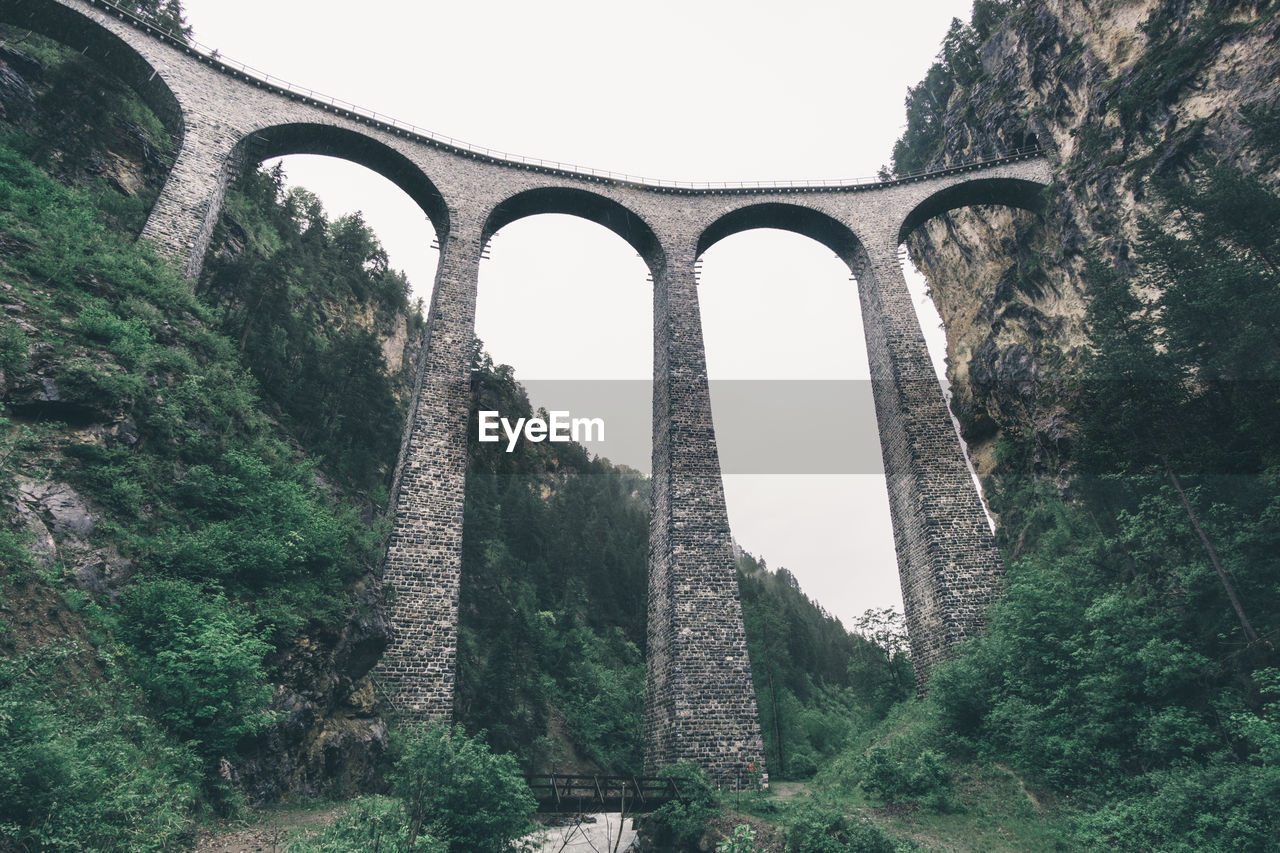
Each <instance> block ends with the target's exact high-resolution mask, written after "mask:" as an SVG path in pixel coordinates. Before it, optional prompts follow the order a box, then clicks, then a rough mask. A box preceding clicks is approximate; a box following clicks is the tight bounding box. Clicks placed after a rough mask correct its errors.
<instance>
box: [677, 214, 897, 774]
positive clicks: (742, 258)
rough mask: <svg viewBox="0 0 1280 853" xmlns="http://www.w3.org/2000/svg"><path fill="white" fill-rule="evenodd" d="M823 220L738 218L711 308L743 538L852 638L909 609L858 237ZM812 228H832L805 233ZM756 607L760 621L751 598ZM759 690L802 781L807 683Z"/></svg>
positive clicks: (718, 421) (784, 753)
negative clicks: (875, 614)
mask: <svg viewBox="0 0 1280 853" xmlns="http://www.w3.org/2000/svg"><path fill="white" fill-rule="evenodd" d="M762 207H763V206H762ZM814 214H816V212H808V213H804V214H801V215H800V217H799V218H798V219H797V218H791V216H790V210H786V209H784V206H782V205H776V206H774V205H771V206H769V208H767V209H764V210H751V209H747V210H745V211H743V212H741V213H736V214H731V215H732V216H734V219H733V220H730V223H731V224H734V225H739V226H742V227H735V228H734V229H732V232H731V233H730V229H729V228H727V227H725V228H723V231H724V232H725V233H724V234H723V235H722V236H719V237H718V238H717V239H715V240H706V243H707V244H708V245H709V248H707V249H706V252H705V254H703V255H702V266H701V272H700V277H699V278H700V280H699V287H698V300H699V306H700V310H701V315H702V323H703V335H704V340H705V345H706V354H707V370H708V376H709V379H710V389H711V406H712V412H713V417H714V422H715V431H716V441H717V445H718V448H719V452H720V461H721V466H722V472H723V476H724V483H725V500H726V505H727V509H728V513H729V521H730V529H731V530H732V532H733V535H734V537H735V540H736V541H737V543H738V544H739V545H740V546H741V547H742V548H743V549H744V550H745V551H747V552H750V553H751V554H752V555H753V556H754V557H756V558H757V559H763V560H765V561H766V562H767V567H768V568H769V569H771V570H778V569H782V568H785V569H786V570H787V571H788V572H789V573H790V574H791V575H792V576H793V577H794V578H795V579H796V581H797V582H798V583H799V585H800V588H801V590H802V591H803V592H804V593H805V594H806V595H808V596H809V597H810V598H812V599H814V600H815V601H817V602H819V603H820V604H821V606H823V607H824V608H825V609H827V610H828V611H829V612H830V613H831V614H832V615H833V616H835V617H836V618H838V619H840V620H841V621H842V622H843V624H844V626H845V627H846V628H847V629H852V628H853V627H854V625H855V620H856V619H857V618H858V617H859V616H860V615H861V614H862V613H863V612H864V611H866V610H869V609H872V608H884V607H893V608H896V609H898V610H901V609H902V594H901V588H900V583H899V575H898V564H897V558H896V554H895V549H894V539H893V526H892V521H891V518H890V511H889V500H888V492H887V488H886V482H885V477H884V471H883V464H882V462H881V457H880V443H879V435H878V430H877V422H876V413H875V406H874V402H873V400H872V396H871V384H870V381H869V379H870V368H869V366H868V362H867V351H866V345H865V342H864V335H863V331H862V319H861V308H860V305H859V299H858V291H857V288H856V286H855V283H854V281H852V280H851V279H852V273H851V270H850V265H849V261H848V260H847V258H848V257H849V256H850V255H852V254H854V252H855V250H856V249H857V243H856V238H855V237H854V235H853V234H851V233H849V232H848V230H847V229H844V228H843V226H839V223H835V222H834V221H833V220H828V219H826V218H825V217H822V215H821V214H816V215H814ZM725 219H728V217H726V218H725ZM721 222H724V220H721ZM806 222H810V223H811V222H821V223H822V227H823V230H822V231H819V232H817V235H815V234H813V233H812V232H811V233H809V234H805V233H804V232H803V231H802V229H806V230H807V228H806ZM777 226H785V228H779V227H777ZM836 226H839V227H836ZM712 233H713V236H714V235H715V232H712ZM820 238H821V239H820ZM837 249H838V250H839V251H840V253H841V255H842V257H833V254H834V253H835V251H836V250H837ZM744 568H745V569H748V570H749V569H750V568H751V566H750V564H749V563H747V564H745V565H744ZM743 595H744V598H745V596H747V595H748V591H747V587H746V586H744V592H743ZM744 611H745V613H746V616H747V618H748V619H750V618H751V608H750V607H749V606H748V604H747V602H746V601H745V600H744ZM752 651H753V654H755V653H756V650H754V649H753V650H752ZM763 651H764V652H765V656H766V657H768V655H769V653H770V650H763ZM752 664H753V668H755V669H757V670H760V669H762V668H764V667H768V666H770V663H769V661H768V660H763V661H761V660H756V659H755V658H754V657H753V659H752ZM757 687H758V689H760V690H762V691H763V693H762V699H761V701H760V703H759V712H760V723H761V729H762V734H763V735H764V738H765V758H766V760H767V761H768V762H769V769H770V772H771V773H774V774H777V775H779V776H780V777H781V778H787V774H788V773H791V772H794V770H793V759H794V760H796V761H803V760H804V759H803V758H801V757H800V756H802V755H806V754H809V753H808V752H807V750H809V749H812V748H813V745H812V744H809V743H808V742H807V741H806V738H807V734H806V733H805V732H804V731H803V730H802V727H801V726H800V725H799V722H798V720H796V719H794V718H789V717H794V715H792V714H789V710H788V709H789V708H790V707H791V706H790V704H789V703H788V702H787V701H786V700H785V698H784V696H783V695H781V694H782V691H783V690H795V689H796V686H794V685H786V684H778V683H773V684H769V683H766V685H757ZM771 690H773V691H777V692H778V694H779V695H776V696H771V695H770V693H769V691H771ZM794 766H799V765H794Z"/></svg>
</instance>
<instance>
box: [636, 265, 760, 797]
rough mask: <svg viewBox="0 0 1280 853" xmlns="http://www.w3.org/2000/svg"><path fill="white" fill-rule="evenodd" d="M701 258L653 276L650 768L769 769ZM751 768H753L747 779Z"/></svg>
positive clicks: (729, 772) (716, 773)
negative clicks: (720, 438)
mask: <svg viewBox="0 0 1280 853" xmlns="http://www.w3.org/2000/svg"><path fill="white" fill-rule="evenodd" d="M693 262H694V258H693V256H692V252H686V253H684V254H680V253H678V252H673V251H668V252H667V254H666V264H665V265H664V266H663V267H662V268H659V269H656V270H654V296H653V298H654V322H653V336H654V389H653V492H652V494H653V514H652V517H651V520H650V527H649V617H648V633H647V636H648V659H647V661H646V665H647V669H648V672H647V682H646V691H645V692H646V697H645V699H646V704H645V767H646V772H653V771H654V770H656V769H657V768H658V767H660V766H662V765H664V764H670V763H674V762H677V761H693V762H695V763H697V764H698V765H699V766H701V767H702V768H703V769H705V770H707V771H708V772H709V773H710V774H711V775H712V777H714V778H718V779H732V778H734V777H735V776H741V777H743V778H744V779H745V778H746V777H747V776H748V775H749V774H750V773H752V772H754V773H757V774H758V773H761V772H763V771H764V766H763V758H764V745H763V742H762V741H761V738H760V721H759V716H758V714H757V710H756V699H755V691H754V688H753V687H752V682H751V665H750V663H749V661H748V659H747V640H746V634H745V632H744V630H743V626H742V606H741V601H740V599H739V597H738V580H737V574H736V570H735V566H734V558H733V549H732V545H731V540H730V537H729V517H728V513H727V512H726V510H725V502H724V483H723V481H722V480H721V477H720V460H719V457H718V455H717V451H716V438H715V429H714V428H713V426H712V422H711V395H710V390H709V388H708V385H707V364H706V356H705V352H704V349H703V344H702V320H701V318H700V316H699V312H698V294H697V282H696V280H695V277H694V266H693ZM749 767H753V768H754V770H751V769H749Z"/></svg>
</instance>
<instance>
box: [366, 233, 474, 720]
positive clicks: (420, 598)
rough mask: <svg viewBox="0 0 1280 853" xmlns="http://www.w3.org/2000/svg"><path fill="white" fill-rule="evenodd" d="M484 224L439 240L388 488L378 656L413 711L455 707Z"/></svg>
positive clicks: (443, 713) (428, 715)
mask: <svg viewBox="0 0 1280 853" xmlns="http://www.w3.org/2000/svg"><path fill="white" fill-rule="evenodd" d="M479 264H480V240H479V237H478V234H476V233H472V232H467V233H466V234H465V235H458V234H457V233H456V231H455V232H454V233H451V234H450V235H449V236H448V237H447V238H445V239H442V240H441V249H440V264H439V267H438V269H437V272H436V285H435V290H434V291H433V292H432V296H431V308H430V311H429V313H428V315H427V331H426V342H425V344H426V345H425V347H424V349H423V353H422V356H421V359H422V360H421V362H420V364H419V367H418V379H417V385H416V387H415V389H414V393H413V400H412V402H411V404H410V408H409V419H408V424H407V425H406V427H405V435H404V440H403V443H402V445H401V448H400V461H399V463H398V465H397V467H396V475H395V480H394V482H393V485H392V490H391V504H390V505H391V506H392V507H393V508H394V513H395V515H394V517H393V524H392V529H391V535H390V537H389V539H388V542H387V552H386V558H385V560H384V563H383V573H382V583H383V593H384V600H385V601H386V602H387V615H388V616H389V617H390V619H391V641H390V643H389V644H388V646H387V650H386V652H385V653H384V654H383V656H382V660H381V661H380V662H379V664H378V671H377V673H378V676H379V678H380V680H381V681H382V683H383V684H384V685H385V686H387V687H388V689H389V690H388V692H389V693H390V694H391V697H392V704H393V705H394V707H395V708H396V709H397V710H398V711H399V712H400V713H401V714H402V715H403V716H404V717H406V718H408V719H410V720H414V721H420V722H425V721H430V720H440V721H444V722H448V721H450V720H451V719H452V716H453V693H454V682H455V673H456V669H457V643H458V577H459V572H460V570H461V564H462V506H463V496H464V492H465V487H466V471H467V418H468V416H469V412H470V407H471V385H470V375H471V374H470V368H471V348H472V342H473V340H474V338H475V312H476V282H477V278H478V276H479Z"/></svg>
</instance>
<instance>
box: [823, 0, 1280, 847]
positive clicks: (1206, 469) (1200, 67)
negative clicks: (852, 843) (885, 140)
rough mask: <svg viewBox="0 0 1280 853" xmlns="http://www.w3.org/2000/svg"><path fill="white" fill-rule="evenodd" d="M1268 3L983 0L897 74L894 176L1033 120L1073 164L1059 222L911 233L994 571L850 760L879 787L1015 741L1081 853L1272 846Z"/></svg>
mask: <svg viewBox="0 0 1280 853" xmlns="http://www.w3.org/2000/svg"><path fill="white" fill-rule="evenodd" d="M1275 12H1276V10H1275V4H1274V3H1269V2H1248V3H1231V2H1221V3H1200V2H1163V3H1154V2H1129V3H1122V2H1105V3H1101V4H1097V3H1088V4H1085V3H1076V2H1071V0H1064V2H1055V3H1047V4H1033V3H1019V2H1013V3H1003V2H980V3H978V4H976V5H975V10H974V20H973V22H972V23H971V24H968V25H962V24H960V23H958V22H957V23H956V25H955V26H953V28H952V31H951V34H950V36H949V37H948V39H947V42H946V43H945V44H944V46H943V51H942V54H941V56H940V58H939V62H938V64H937V65H935V66H934V68H933V69H932V70H931V72H930V74H929V76H928V78H927V79H926V80H925V81H923V82H922V83H921V84H920V86H919V87H916V88H914V89H912V91H911V93H910V94H909V97H908V102H907V107H908V131H907V134H906V135H905V136H904V137H903V139H902V140H901V141H900V142H899V144H898V146H897V148H896V149H895V152H894V162H895V168H897V169H899V170H906V169H910V168H914V167H917V166H920V165H942V164H945V163H946V162H948V161H949V160H950V159H951V158H954V157H956V156H958V155H960V154H962V153H965V154H973V153H984V154H991V153H995V152H996V151H997V150H999V149H1001V148H1006V147H1010V146H1012V145H1018V144H1021V143H1023V142H1025V141H1026V140H1028V139H1029V138H1031V137H1035V138H1036V139H1038V141H1039V142H1040V144H1041V145H1043V146H1044V147H1045V149H1046V151H1047V153H1048V156H1049V157H1050V159H1051V161H1052V163H1053V166H1054V170H1055V174H1056V178H1057V180H1056V183H1055V185H1054V186H1053V187H1052V188H1050V190H1049V191H1048V192H1047V194H1046V200H1047V205H1046V213H1045V216H1044V217H1043V219H1038V218H1037V217H1035V216H1033V215H1031V214H1026V213H1020V212H1014V211H1009V210H1006V209H995V208H977V209H973V210H964V211H956V212H952V213H951V214H948V215H947V216H944V217H939V218H937V219H935V220H933V221H931V222H930V223H928V224H926V225H925V226H924V227H922V228H921V229H920V230H918V231H917V232H916V233H915V234H914V235H912V237H911V238H910V240H909V246H910V249H911V251H912V255H913V257H914V258H915V260H916V262H917V264H918V265H919V266H920V268H921V269H922V270H923V271H924V272H925V273H926V275H927V276H928V277H929V281H930V286H931V289H932V291H933V294H934V298H935V301H936V302H937V303H938V306H939V309H940V311H941V313H942V315H943V318H944V322H945V324H946V327H947V335H948V351H949V357H950V363H949V367H948V369H949V373H950V374H951V376H952V378H953V381H955V382H956V386H957V387H956V399H955V402H954V408H955V411H956V414H957V415H958V417H959V418H960V421H961V424H962V427H963V429H964V432H965V435H966V437H967V438H968V439H969V440H970V443H971V445H972V446H973V448H974V450H975V455H976V459H975V461H976V463H977V466H978V469H979V471H980V473H981V474H982V475H983V483H984V486H985V494H986V497H987V499H988V502H989V504H990V506H991V508H992V510H993V511H994V513H995V514H996V516H997V518H998V530H997V538H998V541H999V542H1000V544H1001V546H1002V548H1003V549H1004V553H1005V557H1006V561H1007V565H1008V575H1007V579H1006V583H1005V586H1004V589H1003V590H1002V594H1001V600H1000V601H999V602H998V603H997V604H996V605H995V606H994V607H993V608H992V612H991V614H990V618H989V622H988V625H989V631H988V635H987V636H986V637H984V638H981V639H979V640H977V641H975V642H973V643H971V644H970V645H969V646H968V647H967V648H966V649H964V650H963V651H962V653H961V654H960V655H959V656H958V659H957V660H955V661H953V662H951V663H948V664H945V665H943V666H941V667H939V668H938V670H937V671H936V672H935V676H934V679H933V682H932V692H931V695H930V697H929V701H928V702H927V703H926V717H925V718H922V719H920V720H918V721H917V722H916V723H914V724H912V725H910V726H907V727H906V728H905V729H904V730H903V731H901V732H897V733H894V732H886V733H885V734H884V735H883V737H882V742H881V743H879V744H875V745H873V746H872V747H870V748H869V750H868V751H867V752H866V754H865V755H864V756H863V757H861V758H857V759H856V760H855V759H853V758H851V759H850V760H849V761H850V763H849V764H848V765H847V766H849V767H854V768H858V769H860V770H861V771H862V772H866V773H879V772H881V771H885V772H887V773H888V776H887V777H886V778H887V779H888V784H881V791H880V796H882V797H883V798H884V799H885V800H888V801H890V802H892V801H894V800H911V801H915V802H921V799H920V798H921V797H922V796H924V795H923V794H922V793H921V791H920V790H919V789H918V788H917V789H916V790H915V791H914V792H913V791H912V790H911V786H910V785H908V784H906V782H907V781H909V780H910V778H911V773H913V772H916V771H917V770H921V769H922V768H925V767H926V765H927V764H928V761H927V760H926V759H927V756H928V753H929V751H931V750H933V751H939V750H941V751H945V753H946V754H947V755H948V756H949V759H950V760H951V761H952V762H953V763H952V765H951V771H952V772H951V774H949V775H947V774H944V775H943V776H940V777H937V778H936V779H935V782H934V783H931V786H928V787H931V789H932V790H933V791H934V793H935V794H936V793H937V792H939V791H943V790H945V789H946V787H947V779H948V778H954V777H955V776H957V775H962V774H964V773H968V772H971V771H972V769H973V762H974V761H975V759H976V760H977V761H979V762H983V761H992V762H999V764H998V765H996V766H1000V767H1011V768H1012V769H1013V770H1014V771H1016V772H1018V773H1021V774H1025V778H1027V779H1029V780H1030V781H1031V782H1032V784H1034V785H1037V786H1041V787H1042V789H1043V790H1044V791H1046V792H1047V793H1048V794H1050V795H1056V796H1060V797H1063V798H1064V801H1066V802H1069V803H1070V804H1071V805H1070V810H1071V813H1072V818H1073V820H1072V823H1073V826H1072V831H1071V843H1072V844H1073V845H1076V846H1079V847H1082V848H1084V849H1125V850H1177V851H1183V850H1185V851H1192V850H1259V851H1261V850H1273V849H1275V839H1276V837H1277V836H1276V822H1275V811H1274V803H1275V801H1276V799H1277V797H1278V796H1280V762H1278V758H1280V754H1278V753H1277V752H1276V744H1277V743H1280V740H1277V737H1278V736H1280V703H1277V698H1278V694H1277V690H1278V687H1280V682H1278V681H1277V679H1278V677H1280V659H1278V657H1277V652H1276V648H1275V643H1276V641H1277V639H1280V547H1278V546H1280V541H1277V538H1276V537H1277V533H1276V530H1277V528H1276V525H1275V519H1276V518H1277V517H1280V516H1277V512H1280V476H1278V474H1280V455H1278V454H1277V448H1276V446H1275V443H1274V434H1275V433H1274V424H1275V423H1276V422H1277V420H1278V419H1280V392H1278V391H1277V389H1280V345H1278V341H1280V338H1277V333H1276V330H1277V329H1278V328H1280V267H1278V266H1277V261H1276V259H1277V258H1280V237H1278V236H1277V233H1276V231H1275V228H1274V222H1275V218H1276V216H1277V215H1280V192H1277V186H1278V185H1280V180H1278V178H1280V175H1278V174H1277V170H1276V167H1277V153H1278V151H1277V146H1276V138H1277V137H1276V117H1277V115H1280V93H1277V90H1276V89H1275V86H1274V84H1273V81H1274V80H1275V78H1276V73H1277V70H1280V48H1278V47H1277V44H1278V41H1277V40H1278V37H1280V20H1278V19H1277V17H1276V14H1275ZM927 715H936V716H932V717H929V716H927ZM878 751H879V755H880V757H879V758H877V752H878ZM872 759H876V760H875V761H873V760H872ZM886 762H887V763H886ZM912 768H915V770H913V769H912ZM966 768H969V769H966ZM894 774H898V775H897V777H896V779H897V781H896V782H895V781H894V779H895V776H894ZM872 778H874V777H872ZM861 784H862V786H863V788H864V789H866V788H867V783H866V782H863V783H861ZM876 784H880V783H876ZM895 785H896V790H895ZM934 808H936V806H935V807H934Z"/></svg>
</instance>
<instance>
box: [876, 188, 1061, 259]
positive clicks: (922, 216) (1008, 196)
mask: <svg viewBox="0 0 1280 853" xmlns="http://www.w3.org/2000/svg"><path fill="white" fill-rule="evenodd" d="M1044 189H1045V187H1044V185H1043V184H1040V183H1037V182H1035V181H1028V180H1024V179H1022V178H974V179H972V180H968V181H962V182H960V183H958V184H953V185H952V186H949V187H947V188H945V189H942V190H939V191H938V192H936V193H934V194H933V195H931V196H929V197H928V198H926V199H924V201H922V202H920V203H919V204H918V205H916V206H915V207H914V208H913V209H912V210H911V212H910V213H908V214H907V215H906V218H904V219H903V220H902V225H901V226H900V227H899V228H898V244H899V245H901V244H902V243H903V242H904V241H906V239H907V236H908V235H910V234H911V232H912V231H915V230H916V229H917V228H918V227H920V226H921V225H922V224H924V222H926V221H927V220H929V219H932V218H933V217H935V216H940V215H941V214H944V213H946V212H948V211H950V210H956V209H957V208H962V207H971V206H974V205H1002V206H1005V207H1014V208H1018V209H1020V210H1026V211H1030V212H1032V213H1043V211H1044Z"/></svg>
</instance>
